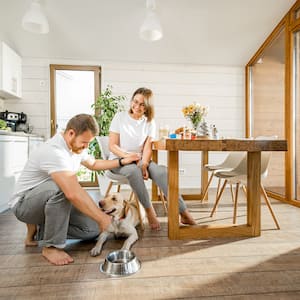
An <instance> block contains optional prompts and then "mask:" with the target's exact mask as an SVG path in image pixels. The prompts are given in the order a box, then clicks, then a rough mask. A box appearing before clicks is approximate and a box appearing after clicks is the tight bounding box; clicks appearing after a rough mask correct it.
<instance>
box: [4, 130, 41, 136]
mask: <svg viewBox="0 0 300 300" xmlns="http://www.w3.org/2000/svg"><path fill="white" fill-rule="evenodd" d="M0 135H12V136H25V137H26V136H28V137H41V138H42V136H40V135H38V134H34V133H25V132H23V131H10V130H0Z"/></svg>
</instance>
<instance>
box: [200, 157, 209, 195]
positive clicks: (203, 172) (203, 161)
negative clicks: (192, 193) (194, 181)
mask: <svg viewBox="0 0 300 300" xmlns="http://www.w3.org/2000/svg"><path fill="white" fill-rule="evenodd" d="M206 164H208V151H202V156H201V198H202V197H203V195H204V190H205V187H206V186H207V183H208V172H207V170H206V169H205V168H204V166H205V165H206ZM203 200H208V193H207V194H206V196H205V198H204V199H203Z"/></svg>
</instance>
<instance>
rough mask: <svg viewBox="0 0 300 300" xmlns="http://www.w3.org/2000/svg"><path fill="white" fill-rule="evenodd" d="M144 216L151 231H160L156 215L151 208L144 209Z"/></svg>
mask: <svg viewBox="0 0 300 300" xmlns="http://www.w3.org/2000/svg"><path fill="white" fill-rule="evenodd" d="M145 210H146V214H147V219H148V223H149V226H150V228H151V229H152V230H157V231H158V230H160V223H159V221H158V219H157V217H156V213H155V211H154V208H153V207H149V208H146V209H145Z"/></svg>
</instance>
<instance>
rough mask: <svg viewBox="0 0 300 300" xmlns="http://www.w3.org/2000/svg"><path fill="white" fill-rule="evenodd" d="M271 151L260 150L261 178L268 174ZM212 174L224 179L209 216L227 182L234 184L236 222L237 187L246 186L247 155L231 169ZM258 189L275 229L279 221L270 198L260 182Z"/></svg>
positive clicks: (212, 212)
mask: <svg viewBox="0 0 300 300" xmlns="http://www.w3.org/2000/svg"><path fill="white" fill-rule="evenodd" d="M275 138H277V137H257V138H256V139H275ZM271 154H272V153H271V152H265V151H263V152H261V180H262V179H264V178H266V177H267V175H268V166H269V162H270V159H271ZM214 176H216V177H218V178H220V179H224V183H223V186H222V188H221V190H220V193H219V195H218V196H217V199H216V201H215V204H214V207H213V209H212V211H211V214H210V216H211V217H212V216H213V215H214V213H215V211H216V209H217V206H218V203H219V201H220V199H221V196H222V194H223V192H224V189H225V187H226V184H227V183H230V184H236V193H235V198H234V212H233V223H234V224H235V223H236V213H237V203H238V191H239V187H240V185H242V186H243V187H246V185H247V157H246V156H245V157H244V158H243V159H242V160H241V161H240V163H239V164H238V165H237V166H236V167H235V168H233V169H232V170H229V171H228V170H219V171H216V172H215V173H214ZM260 190H261V192H262V194H263V197H264V200H265V202H266V204H267V206H268V208H269V211H270V213H271V215H272V218H273V220H274V222H275V225H276V227H277V229H280V226H279V223H278V221H277V219H276V216H275V214H274V211H273V209H272V206H271V203H270V200H269V198H268V196H267V193H266V191H265V189H264V187H263V185H262V183H261V184H260Z"/></svg>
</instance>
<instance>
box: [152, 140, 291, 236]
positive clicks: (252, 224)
mask: <svg viewBox="0 0 300 300" xmlns="http://www.w3.org/2000/svg"><path fill="white" fill-rule="evenodd" d="M159 150H166V151H167V162H168V197H167V199H168V237H169V239H171V240H179V239H194V238H207V237H243V236H245V237H254V236H259V235H260V234H261V201H260V180H261V152H262V151H287V141H286V140H278V139H275V140H269V139H267V140H255V139H247V138H245V139H220V140H213V139H201V138H199V139H195V140H187V139H164V140H160V141H155V142H153V160H154V161H157V159H158V151H159ZM180 151H201V152H202V159H201V170H200V171H201V172H202V180H201V189H200V191H201V192H200V194H193V195H185V199H193V198H196V199H198V198H199V199H200V198H201V196H202V195H201V194H202V193H203V187H205V185H206V183H207V171H204V165H205V164H206V163H207V162H208V154H209V152H210V151H246V152H247V173H248V174H247V223H246V224H239V225H235V224H211V225H201V224H199V225H193V226H187V225H180V224H179V212H178V208H179V207H178V196H179V160H178V158H179V152H180ZM156 192H157V191H156V188H155V187H154V186H153V189H152V193H153V196H154V197H155V193H156ZM199 204H200V203H199Z"/></svg>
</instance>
